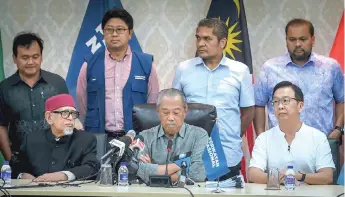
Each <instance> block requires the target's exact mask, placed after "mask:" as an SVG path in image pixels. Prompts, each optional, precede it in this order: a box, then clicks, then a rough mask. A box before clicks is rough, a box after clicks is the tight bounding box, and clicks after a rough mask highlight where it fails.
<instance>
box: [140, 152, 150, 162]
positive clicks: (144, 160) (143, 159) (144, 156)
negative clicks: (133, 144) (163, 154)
mask: <svg viewBox="0 0 345 197" xmlns="http://www.w3.org/2000/svg"><path fill="white" fill-rule="evenodd" d="M140 160H141V161H142V162H143V163H151V158H150V156H149V154H147V153H146V155H142V156H141V157H140Z"/></svg>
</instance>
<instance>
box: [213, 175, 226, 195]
mask: <svg viewBox="0 0 345 197" xmlns="http://www.w3.org/2000/svg"><path fill="white" fill-rule="evenodd" d="M223 192H225V191H224V190H222V189H220V187H219V177H218V179H217V188H216V189H215V190H213V191H212V193H217V194H219V193H223Z"/></svg>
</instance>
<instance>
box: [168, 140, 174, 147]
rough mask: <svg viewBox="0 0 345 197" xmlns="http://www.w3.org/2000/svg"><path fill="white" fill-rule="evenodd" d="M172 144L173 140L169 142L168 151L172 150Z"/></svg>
mask: <svg viewBox="0 0 345 197" xmlns="http://www.w3.org/2000/svg"><path fill="white" fill-rule="evenodd" d="M172 144H173V141H172V140H169V141H168V146H167V149H171V147H172Z"/></svg>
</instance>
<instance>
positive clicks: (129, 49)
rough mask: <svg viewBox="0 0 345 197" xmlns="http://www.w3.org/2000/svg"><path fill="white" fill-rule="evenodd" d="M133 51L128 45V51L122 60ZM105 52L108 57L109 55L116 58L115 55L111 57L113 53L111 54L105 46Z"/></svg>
mask: <svg viewBox="0 0 345 197" xmlns="http://www.w3.org/2000/svg"><path fill="white" fill-rule="evenodd" d="M131 53H132V50H131V47H130V46H129V45H128V48H127V51H126V53H125V56H123V58H122V60H124V59H125V58H126V57H127V56H129V55H130V54H131ZM105 54H106V57H109V58H110V59H111V60H115V59H114V58H113V57H111V54H110V52H109V50H108V48H105ZM115 61H117V60H115Z"/></svg>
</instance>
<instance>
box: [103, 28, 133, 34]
mask: <svg viewBox="0 0 345 197" xmlns="http://www.w3.org/2000/svg"><path fill="white" fill-rule="evenodd" d="M126 30H129V29H125V28H116V29H114V28H104V32H105V33H106V34H110V35H111V34H113V33H114V31H115V32H116V33H117V34H123V33H125V31H126Z"/></svg>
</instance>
